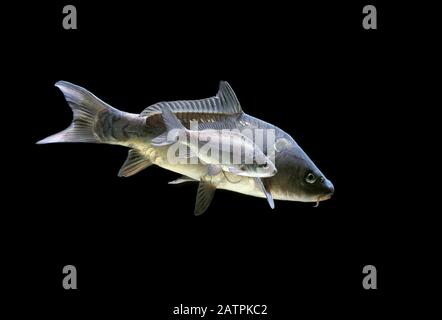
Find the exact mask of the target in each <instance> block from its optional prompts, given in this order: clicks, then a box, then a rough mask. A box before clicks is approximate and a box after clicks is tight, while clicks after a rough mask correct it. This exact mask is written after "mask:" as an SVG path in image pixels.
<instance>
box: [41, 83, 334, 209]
mask: <svg viewBox="0 0 442 320" xmlns="http://www.w3.org/2000/svg"><path fill="white" fill-rule="evenodd" d="M56 86H57V87H58V88H59V89H60V90H61V91H62V92H63V94H64V96H65V98H66V100H67V102H68V103H69V105H70V107H71V108H72V110H73V113H74V117H73V118H74V119H73V122H72V124H71V126H70V127H68V128H67V129H65V130H64V131H62V132H60V133H57V134H55V135H52V136H49V137H48V138H46V139H43V140H41V141H39V142H38V143H39V144H45V143H56V142H89V143H107V144H115V145H122V146H125V147H128V148H131V150H130V151H129V156H128V158H127V160H126V162H125V163H124V164H123V167H122V168H121V170H120V173H119V175H120V176H130V175H133V174H135V173H137V172H139V171H141V170H143V169H145V168H147V167H148V166H150V165H151V164H155V165H158V166H160V167H162V168H164V169H167V170H170V171H174V172H177V173H180V174H182V175H184V176H186V177H190V178H191V179H193V180H196V181H201V182H200V186H201V185H203V184H208V185H209V189H213V191H214V189H225V190H230V191H234V192H239V193H242V194H246V195H251V196H255V197H261V198H264V197H266V196H267V198H268V199H269V197H272V198H273V199H277V200H288V201H302V202H319V201H323V200H327V199H329V198H330V197H331V195H332V194H333V192H334V187H333V184H332V183H331V182H330V181H329V180H328V179H327V178H326V177H325V176H324V175H323V173H322V172H321V171H320V170H319V169H318V168H317V167H316V165H315V164H314V163H313V162H312V160H311V159H310V158H309V157H308V156H307V154H306V153H305V152H304V151H303V150H302V149H301V148H300V146H299V145H298V144H297V143H296V142H295V140H294V139H293V138H292V137H291V136H290V135H289V134H287V133H286V132H284V131H283V130H281V129H280V128H278V127H276V126H274V125H272V124H269V123H267V122H265V121H263V120H260V119H257V118H254V117H252V116H250V115H248V114H246V113H244V112H243V111H242V109H241V106H240V104H239V102H238V100H237V98H236V96H235V94H234V92H233V90H232V89H231V87H230V86H229V84H228V83H227V82H221V84H220V90H219V91H218V93H217V95H216V96H214V97H211V98H207V99H201V100H187V101H172V102H160V103H157V104H154V105H152V106H150V107H148V108H146V109H145V110H144V111H143V112H142V113H141V114H133V113H127V112H123V111H120V110H118V109H115V108H113V107H111V106H109V105H108V104H106V103H105V102H103V101H101V100H100V99H98V98H97V97H95V96H94V95H93V94H92V93H90V92H89V91H87V90H85V89H83V88H81V87H79V86H76V85H74V84H71V83H68V82H65V81H59V82H57V83H56ZM166 107H167V108H169V109H170V110H171V111H172V112H173V113H174V114H175V116H176V117H177V118H178V119H179V120H180V122H181V123H182V124H183V125H184V127H186V128H190V124H191V121H197V122H198V126H199V128H200V130H202V129H216V130H222V129H238V130H239V131H243V130H245V129H250V130H254V129H263V130H268V129H271V130H274V135H275V145H274V146H273V147H274V148H272V150H267V149H266V144H265V143H264V144H263V149H262V151H263V153H264V154H266V155H267V156H270V155H269V154H268V153H270V152H274V154H273V155H272V156H273V157H274V164H275V166H276V169H277V173H276V174H275V175H274V176H272V177H269V178H263V179H262V180H260V179H256V178H253V177H247V176H238V175H234V174H230V173H226V174H224V175H223V174H220V175H216V176H212V177H210V181H208V182H207V181H202V180H204V179H207V165H206V164H203V163H197V164H189V163H186V164H180V163H173V164H172V163H169V162H168V161H167V151H168V146H163V147H154V146H152V139H154V138H155V137H158V136H159V135H161V134H163V133H165V131H166V130H167V129H166V127H165V124H164V122H163V119H162V110H163V109H164V108H166ZM203 187H204V186H203ZM203 187H202V188H203ZM263 189H264V191H265V193H263ZM206 190H207V188H206ZM213 191H211V192H209V193H208V194H210V195H209V196H206V197H204V196H203V197H202V201H203V202H204V203H203V205H202V207H201V208H200V210H199V213H202V212H204V211H205V209H207V206H208V204H207V203H206V202H208V203H209V204H210V201H211V198H212V197H213ZM200 200H201V199H200ZM197 203H198V197H197ZM201 210H202V212H201Z"/></svg>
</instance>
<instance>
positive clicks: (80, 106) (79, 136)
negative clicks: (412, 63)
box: [37, 81, 116, 144]
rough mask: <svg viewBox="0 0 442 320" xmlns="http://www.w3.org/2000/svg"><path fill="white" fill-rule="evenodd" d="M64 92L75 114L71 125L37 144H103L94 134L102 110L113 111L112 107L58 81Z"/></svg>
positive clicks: (88, 93) (84, 91) (78, 88)
mask: <svg viewBox="0 0 442 320" xmlns="http://www.w3.org/2000/svg"><path fill="white" fill-rule="evenodd" d="M55 86H56V87H58V88H59V89H60V90H61V92H63V94H64V97H65V99H66V101H67V102H68V104H69V106H70V107H71V109H72V112H73V114H74V115H73V120H72V123H71V125H70V126H69V127H68V128H66V129H65V130H63V131H61V132H59V133H56V134H54V135H52V136H49V137H47V138H45V139H43V140H40V141H38V142H37V144H46V143H57V142H89V143H102V142H103V141H101V139H100V137H99V136H98V135H97V134H96V133H95V132H94V125H95V123H96V119H97V117H98V115H99V113H100V111H102V110H106V109H112V110H116V109H114V108H112V107H111V106H110V105H108V104H106V103H105V102H103V101H101V100H100V99H98V98H97V97H96V96H95V95H93V94H92V93H90V92H89V91H87V90H86V89H83V88H82V87H79V86H77V85H75V84H72V83H69V82H66V81H58V82H57V83H56V84H55Z"/></svg>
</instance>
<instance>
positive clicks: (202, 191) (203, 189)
mask: <svg viewBox="0 0 442 320" xmlns="http://www.w3.org/2000/svg"><path fill="white" fill-rule="evenodd" d="M215 190H216V186H215V185H213V184H212V183H210V182H206V181H200V183H199V185H198V192H197V195H196V202H195V215H196V216H199V215H201V214H203V213H204V212H205V211H206V210H207V208H208V207H209V205H210V203H211V202H212V199H213V196H214V195H215Z"/></svg>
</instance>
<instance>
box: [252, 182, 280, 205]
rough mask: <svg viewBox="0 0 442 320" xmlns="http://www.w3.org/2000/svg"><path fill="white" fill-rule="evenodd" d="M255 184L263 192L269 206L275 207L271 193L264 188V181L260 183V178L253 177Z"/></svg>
mask: <svg viewBox="0 0 442 320" xmlns="http://www.w3.org/2000/svg"><path fill="white" fill-rule="evenodd" d="M255 181H256V184H257V185H258V186H259V187H260V188H261V190H262V191H263V192H264V194H265V196H266V198H267V202H268V203H269V205H270V208H272V209H275V201H273V197H272V194H271V193H270V192H269V191H268V190H267V189H266V188H265V186H264V183H262V180H261V179H260V178H255Z"/></svg>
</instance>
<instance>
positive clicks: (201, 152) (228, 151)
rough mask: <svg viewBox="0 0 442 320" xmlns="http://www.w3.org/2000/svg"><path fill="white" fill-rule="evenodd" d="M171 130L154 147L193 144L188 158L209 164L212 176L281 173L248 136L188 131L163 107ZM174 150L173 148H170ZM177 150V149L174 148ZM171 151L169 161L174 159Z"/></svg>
mask: <svg viewBox="0 0 442 320" xmlns="http://www.w3.org/2000/svg"><path fill="white" fill-rule="evenodd" d="M162 118H163V122H164V124H165V125H166V128H167V131H166V132H165V133H163V134H162V135H160V136H158V137H156V138H154V139H152V141H151V142H152V145H153V146H154V147H158V146H164V145H170V144H177V145H183V146H186V147H189V149H190V150H189V151H190V152H187V154H185V155H184V158H189V157H191V156H192V155H193V156H194V157H198V158H199V159H200V160H201V161H202V162H203V163H205V164H207V165H208V175H210V176H214V175H217V174H219V173H220V172H221V171H225V172H230V173H233V174H235V175H238V176H247V177H257V178H263V177H271V176H274V175H275V174H276V172H277V169H276V167H275V165H274V164H273V162H272V161H271V160H270V159H269V158H268V157H267V156H266V155H265V154H264V153H263V152H262V150H261V148H260V147H259V146H257V145H256V144H255V143H254V142H253V141H252V140H251V139H249V138H248V137H247V136H245V135H243V134H241V133H240V132H238V131H233V130H216V129H205V130H188V129H186V128H185V127H184V126H183V124H182V123H181V122H180V121H179V120H178V119H177V117H176V116H175V115H174V113H173V112H172V111H171V110H170V108H169V107H166V108H164V109H163V110H162ZM169 151H170V150H169ZM173 151H175V148H174V149H173ZM172 156H175V152H173V154H172V152H170V153H169V162H172V161H174V159H172Z"/></svg>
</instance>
